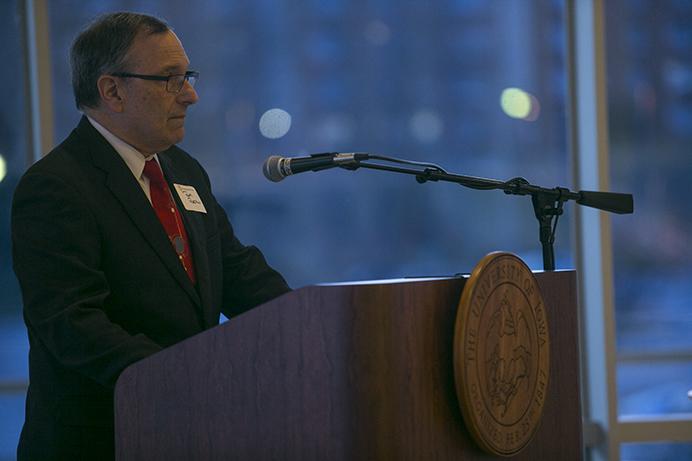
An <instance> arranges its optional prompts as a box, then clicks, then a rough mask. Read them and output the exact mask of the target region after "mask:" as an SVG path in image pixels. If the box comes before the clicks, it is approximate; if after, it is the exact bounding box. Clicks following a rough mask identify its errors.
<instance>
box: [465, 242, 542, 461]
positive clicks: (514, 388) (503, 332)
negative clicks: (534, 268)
mask: <svg viewBox="0 0 692 461" xmlns="http://www.w3.org/2000/svg"><path fill="white" fill-rule="evenodd" d="M549 350H550V341H549V337H548V319H547V318H546V309H545V306H544V304H543V297H542V296H541V292H540V289H539V287H538V283H537V282H536V278H535V277H534V275H533V273H532V272H531V270H530V269H529V268H528V266H526V264H524V262H523V261H522V260H521V259H519V258H518V257H517V256H515V255H513V254H510V253H491V254H489V255H487V256H486V257H485V258H483V259H482V260H481V262H480V263H478V265H477V266H476V267H475V268H474V270H473V273H472V274H471V277H470V278H469V280H468V282H466V286H465V287H464V291H463V293H462V295H461V300H460V302H459V310H458V312H457V318H456V326H455V333H454V377H455V381H456V390H457V396H458V399H459V405H460V407H461V412H462V414H463V416H464V422H465V423H466V426H467V428H468V430H469V431H470V433H471V435H472V436H473V438H474V439H475V440H476V442H477V443H478V445H479V446H480V447H481V448H482V449H484V450H485V451H488V452H490V453H493V454H496V455H501V456H512V455H514V454H516V453H518V452H519V451H521V450H522V449H523V448H524V447H525V446H526V445H528V443H529V442H530V440H531V438H532V437H533V435H534V434H535V432H536V430H537V429H538V426H539V424H540V420H541V414H542V412H543V404H544V402H545V397H546V393H547V391H548V377H549V363H550V357H549Z"/></svg>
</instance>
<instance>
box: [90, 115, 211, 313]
mask: <svg viewBox="0 0 692 461" xmlns="http://www.w3.org/2000/svg"><path fill="white" fill-rule="evenodd" d="M77 133H78V134H79V135H80V136H81V137H83V138H84V139H86V140H87V141H88V142H89V144H90V146H91V149H90V152H91V154H92V155H91V158H92V161H93V163H94V165H95V166H96V167H97V168H99V169H101V170H103V171H104V172H105V173H106V186H107V187H108V188H109V189H110V191H111V192H112V193H113V195H114V196H115V197H116V198H117V199H118V201H119V202H120V203H121V204H122V206H123V209H124V210H125V212H126V213H127V214H128V215H129V217H130V219H131V220H132V222H133V223H134V225H135V226H137V228H138V229H139V231H140V232H141V233H142V236H143V237H144V239H145V240H146V241H147V242H148V243H149V245H150V246H151V247H152V249H153V250H154V251H155V252H156V254H157V255H158V257H159V258H160V259H161V262H162V263H163V264H164V266H165V267H166V268H167V269H168V271H169V272H170V273H171V275H172V276H173V277H174V278H175V279H176V280H177V282H178V283H179V284H180V285H181V287H182V288H183V289H184V290H185V292H186V293H187V294H188V296H189V297H190V299H191V300H192V301H193V302H194V303H195V304H196V305H197V306H201V301H200V298H199V295H198V294H197V292H196V291H195V288H194V286H193V285H192V282H190V279H189V278H188V277H187V274H186V273H185V269H183V267H182V265H181V264H180V262H179V261H178V258H177V256H176V254H175V251H174V250H173V247H172V246H171V243H170V241H169V240H168V236H167V235H166V232H165V231H164V229H163V226H161V223H160V222H159V220H158V218H157V217H156V213H155V212H154V209H153V208H152V207H151V204H150V203H149V201H148V200H147V197H146V195H145V194H144V191H142V188H141V187H140V185H139V184H138V183H137V180H136V179H135V177H134V176H133V175H132V172H131V171H130V169H129V168H128V167H127V165H126V164H125V162H124V160H123V159H122V158H121V157H120V155H119V154H118V153H117V152H116V151H115V149H113V147H112V146H111V145H110V144H109V143H108V141H106V140H105V139H104V138H103V137H102V136H101V135H100V134H99V133H98V132H97V131H96V129H95V128H94V127H92V126H91V123H89V121H88V120H87V119H86V117H82V120H81V121H80V123H79V126H78V127H77Z"/></svg>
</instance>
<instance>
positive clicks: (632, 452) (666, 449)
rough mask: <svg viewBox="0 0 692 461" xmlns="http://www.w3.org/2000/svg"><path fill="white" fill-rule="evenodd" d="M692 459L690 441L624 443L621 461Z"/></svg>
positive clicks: (621, 450) (621, 449)
mask: <svg viewBox="0 0 692 461" xmlns="http://www.w3.org/2000/svg"><path fill="white" fill-rule="evenodd" d="M683 459H692V443H624V444H622V447H621V448H620V460H621V461H673V460H683Z"/></svg>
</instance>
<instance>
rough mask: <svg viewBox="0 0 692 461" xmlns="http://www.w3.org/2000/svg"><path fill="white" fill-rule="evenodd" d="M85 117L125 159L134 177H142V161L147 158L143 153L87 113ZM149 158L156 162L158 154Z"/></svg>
mask: <svg viewBox="0 0 692 461" xmlns="http://www.w3.org/2000/svg"><path fill="white" fill-rule="evenodd" d="M87 119H88V120H89V122H90V123H91V125H92V126H93V127H94V128H96V131H98V132H99V133H101V135H102V136H103V137H104V138H106V141H108V143H109V144H110V145H111V146H113V149H115V151H116V152H117V153H118V154H119V155H120V156H121V157H122V159H123V160H124V161H125V164H126V165H127V167H128V168H129V169H130V171H132V174H133V175H134V176H135V178H137V179H140V178H142V173H143V172H144V163H145V162H146V161H147V160H148V159H147V158H146V157H144V155H143V154H142V153H141V152H140V151H138V150H137V149H135V148H134V147H132V146H131V145H129V144H128V143H126V142H125V141H123V140H122V139H120V138H119V137H117V136H116V135H114V134H113V133H111V132H110V131H108V129H107V128H105V127H104V126H103V125H101V124H100V123H99V122H97V121H96V120H94V119H93V118H91V117H89V116H88V115H87ZM151 158H154V159H155V160H156V162H157V163H158V161H159V159H158V154H154V155H153V156H152V157H151Z"/></svg>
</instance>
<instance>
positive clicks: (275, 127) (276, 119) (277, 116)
mask: <svg viewBox="0 0 692 461" xmlns="http://www.w3.org/2000/svg"><path fill="white" fill-rule="evenodd" d="M290 129H291V114H289V113H288V112H286V111H285V110H283V109H277V108H274V109H269V110H268V111H266V112H265V113H264V114H262V117H260V121H259V130H260V133H262V136H264V137H265V138H269V139H279V138H282V137H284V136H286V133H288V131H289V130H290Z"/></svg>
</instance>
